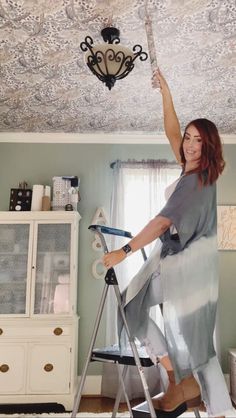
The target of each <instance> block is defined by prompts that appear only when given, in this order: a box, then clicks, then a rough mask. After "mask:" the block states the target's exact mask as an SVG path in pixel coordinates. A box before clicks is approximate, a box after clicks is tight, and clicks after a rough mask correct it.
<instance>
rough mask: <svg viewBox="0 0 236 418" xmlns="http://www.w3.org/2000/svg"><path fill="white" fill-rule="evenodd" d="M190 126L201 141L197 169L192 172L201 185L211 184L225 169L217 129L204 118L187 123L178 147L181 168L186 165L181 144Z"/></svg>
mask: <svg viewBox="0 0 236 418" xmlns="http://www.w3.org/2000/svg"><path fill="white" fill-rule="evenodd" d="M190 125H193V126H195V128H196V129H197V130H198V132H199V134H200V136H201V139H202V150H201V158H200V163H199V166H198V168H197V169H196V170H193V171H192V172H197V173H198V177H199V181H200V183H201V184H202V185H207V184H212V183H214V182H215V181H216V180H217V179H218V177H219V175H220V174H221V173H222V172H223V170H224V167H225V161H224V158H223V152H222V143H221V139H220V135H219V132H218V129H217V127H216V126H215V124H214V123H213V122H211V121H210V120H208V119H205V118H199V119H195V120H193V121H192V122H189V123H188V125H187V126H186V128H185V131H184V136H183V139H182V142H181V145H180V156H181V162H182V164H183V167H185V164H186V160H185V157H184V151H183V142H184V137H185V133H186V130H187V129H188V127H189V126H190ZM189 174H190V172H189Z"/></svg>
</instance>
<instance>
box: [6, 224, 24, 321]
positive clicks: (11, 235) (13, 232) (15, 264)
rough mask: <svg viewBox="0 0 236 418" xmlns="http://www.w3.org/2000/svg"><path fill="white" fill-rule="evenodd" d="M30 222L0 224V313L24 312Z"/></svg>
mask: <svg viewBox="0 0 236 418" xmlns="http://www.w3.org/2000/svg"><path fill="white" fill-rule="evenodd" d="M29 232H30V224H14V223H13V224H0V314H8V315H9V314H25V313H26V289H27V268H28V247H29Z"/></svg>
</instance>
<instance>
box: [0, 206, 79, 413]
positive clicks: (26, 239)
mask: <svg viewBox="0 0 236 418" xmlns="http://www.w3.org/2000/svg"><path fill="white" fill-rule="evenodd" d="M79 219H80V215H79V214H78V213H77V212H57V211H54V212H19V213H17V212H0V403H40V402H45V403H46V402H50V403H51V402H57V403H60V404H62V405H64V406H65V409H66V410H71V409H72V406H73V400H74V396H75V394H76V390H77V382H78V377H77V358H78V320H79V318H78V316H77V312H76V310H77V309H76V308H77V298H76V296H77V256H78V224H79Z"/></svg>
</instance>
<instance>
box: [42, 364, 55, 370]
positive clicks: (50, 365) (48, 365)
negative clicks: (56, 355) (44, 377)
mask: <svg viewBox="0 0 236 418" xmlns="http://www.w3.org/2000/svg"><path fill="white" fill-rule="evenodd" d="M44 370H45V372H51V371H52V370H53V365H52V364H51V363H47V364H45V366H44Z"/></svg>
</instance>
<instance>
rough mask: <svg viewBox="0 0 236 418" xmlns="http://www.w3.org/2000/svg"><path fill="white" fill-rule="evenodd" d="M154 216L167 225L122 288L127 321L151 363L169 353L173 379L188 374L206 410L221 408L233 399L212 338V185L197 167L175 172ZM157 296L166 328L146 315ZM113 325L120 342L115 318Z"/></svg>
mask: <svg viewBox="0 0 236 418" xmlns="http://www.w3.org/2000/svg"><path fill="white" fill-rule="evenodd" d="M159 215H161V216H164V217H166V218H168V219H170V220H171V221H172V226H171V228H170V229H168V230H167V231H166V232H165V233H164V234H163V235H162V236H161V237H160V239H158V240H157V243H156V246H155V248H154V250H153V251H152V253H151V255H150V256H149V258H148V259H147V261H146V262H145V263H144V264H143V266H142V268H141V269H140V270H139V272H138V273H137V274H136V275H135V277H134V278H133V280H132V281H131V283H130V284H129V286H128V288H127V289H126V290H125V292H124V293H123V302H124V306H125V311H126V317H127V321H128V324H129V328H130V330H131V334H132V335H133V336H135V337H137V338H138V339H139V340H140V341H141V343H142V344H145V346H146V348H147V351H148V353H149V354H150V357H151V358H152V359H153V361H154V362H155V358H156V357H161V356H164V355H166V354H168V355H169V356H170V358H171V361H172V364H173V367H174V371H175V377H176V381H177V382H178V381H180V380H181V379H182V378H184V377H185V376H188V375H189V374H191V373H193V374H194V375H195V377H196V378H197V380H198V382H199V384H200V387H201V392H202V398H203V400H204V402H205V405H206V407H207V412H208V414H209V415H217V414H218V415H220V414H222V413H224V412H225V411H226V410H229V409H231V407H232V404H231V401H230V397H229V394H228V390H227V387H226V384H225V380H224V376H223V373H222V371H221V367H220V365H219V362H218V359H217V357H216V352H215V349H214V344H213V333H214V328H215V320H216V308H217V299H218V256H217V237H216V224H217V218H216V185H215V184H213V185H207V186H200V185H199V181H198V176H197V174H196V173H192V174H189V175H184V176H181V177H180V179H179V180H178V182H177V184H176V186H175V189H174V191H173V192H172V194H171V196H170V197H169V199H168V201H167V203H166V205H165V207H164V208H163V209H162V210H161V212H160V213H159ZM173 229H174V231H173ZM159 303H162V304H163V319H164V330H165V335H163V333H162V332H161V331H160V329H159V328H158V327H157V325H156V324H155V323H154V321H153V320H151V318H150V317H149V310H150V307H151V306H154V305H156V304H159ZM118 329H119V335H120V341H121V346H123V345H124V341H125V339H124V338H123V336H124V332H123V327H122V324H121V321H120V320H119V321H118Z"/></svg>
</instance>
